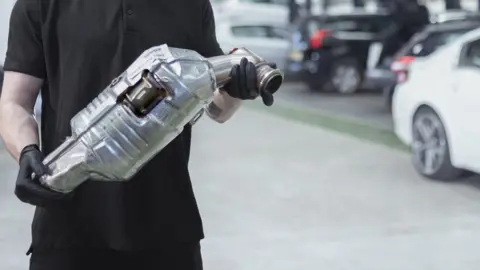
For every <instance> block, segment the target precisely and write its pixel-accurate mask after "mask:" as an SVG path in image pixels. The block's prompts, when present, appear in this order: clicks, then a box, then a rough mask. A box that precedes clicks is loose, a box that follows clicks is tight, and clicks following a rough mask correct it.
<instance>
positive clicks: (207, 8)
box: [200, 0, 224, 57]
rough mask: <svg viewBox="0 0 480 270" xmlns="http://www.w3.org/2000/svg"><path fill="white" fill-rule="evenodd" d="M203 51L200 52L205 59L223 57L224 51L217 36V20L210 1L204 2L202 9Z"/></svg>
mask: <svg viewBox="0 0 480 270" xmlns="http://www.w3.org/2000/svg"><path fill="white" fill-rule="evenodd" d="M202 18H203V25H202V29H203V31H202V34H203V35H202V39H203V40H202V48H203V49H202V51H201V52H200V53H201V54H202V55H203V56H205V57H211V56H217V55H222V54H224V53H223V50H222V48H220V45H219V44H218V41H217V35H216V34H215V18H214V15H213V10H212V4H211V3H210V0H204V1H203V8H202Z"/></svg>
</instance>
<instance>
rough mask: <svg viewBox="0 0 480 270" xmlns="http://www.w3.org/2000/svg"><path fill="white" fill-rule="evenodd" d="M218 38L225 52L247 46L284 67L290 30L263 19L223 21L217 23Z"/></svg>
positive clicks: (281, 67)
mask: <svg viewBox="0 0 480 270" xmlns="http://www.w3.org/2000/svg"><path fill="white" fill-rule="evenodd" d="M217 40H218V43H219V44H220V46H221V47H222V49H223V51H224V52H225V53H228V52H229V51H230V50H231V49H232V48H235V47H246V48H248V49H251V50H252V51H253V52H255V53H257V54H258V55H259V56H261V57H263V58H264V59H265V60H267V61H271V62H275V63H276V64H277V66H278V68H280V69H283V68H284V66H285V62H286V56H287V52H288V49H289V46H290V43H289V35H288V30H287V29H286V28H285V27H283V26H281V25H275V24H268V23H264V22H262V21H257V22H254V21H249V22H246V21H245V22H240V21H239V22H223V23H219V24H218V25H217Z"/></svg>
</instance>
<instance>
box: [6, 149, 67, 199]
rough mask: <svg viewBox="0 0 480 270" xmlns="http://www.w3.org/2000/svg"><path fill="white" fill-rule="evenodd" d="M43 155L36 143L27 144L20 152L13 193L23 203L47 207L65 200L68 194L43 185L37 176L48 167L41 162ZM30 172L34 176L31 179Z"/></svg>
mask: <svg viewBox="0 0 480 270" xmlns="http://www.w3.org/2000/svg"><path fill="white" fill-rule="evenodd" d="M44 158H45V156H44V155H43V153H42V152H40V149H39V148H38V146H37V145H34V144H32V145H28V146H26V147H25V148H23V150H22V152H21V153H20V169H19V172H18V176H17V182H16V184H15V195H16V196H17V197H18V198H19V199H20V201H22V202H24V203H29V204H32V205H35V206H40V207H48V206H52V205H55V204H58V203H59V202H61V201H64V200H66V199H67V198H68V197H69V195H66V194H63V193H60V192H56V191H53V190H50V189H48V188H46V187H44V186H43V185H42V184H41V183H40V181H39V178H40V177H41V176H42V175H46V174H48V173H49V172H48V167H47V166H45V165H44V164H43V159H44ZM32 173H34V174H35V178H33V179H32Z"/></svg>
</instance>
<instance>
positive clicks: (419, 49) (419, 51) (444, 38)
mask: <svg viewBox="0 0 480 270" xmlns="http://www.w3.org/2000/svg"><path fill="white" fill-rule="evenodd" d="M470 30H473V28H465V29H458V30H452V31H445V32H434V33H430V34H427V35H426V34H418V35H417V36H416V37H413V38H412V41H411V42H409V44H407V45H406V46H405V48H404V49H403V50H401V51H400V52H399V56H415V57H425V56H428V55H430V54H432V53H433V52H435V51H436V50H437V49H438V48H440V47H441V46H443V45H445V44H448V43H449V42H451V41H453V40H455V39H456V38H458V37H460V36H461V35H463V34H465V33H466V32H468V31H470Z"/></svg>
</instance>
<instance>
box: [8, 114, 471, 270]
mask: <svg viewBox="0 0 480 270" xmlns="http://www.w3.org/2000/svg"><path fill="white" fill-rule="evenodd" d="M197 125H198V126H196V127H195V129H194V141H193V143H194V145H193V149H192V151H193V152H192V155H193V156H192V161H191V171H192V176H193V181H194V186H195V190H196V193H197V197H198V201H199V204H200V207H201V211H202V214H203V217H204V222H205V230H206V234H207V238H206V240H205V241H204V243H203V254H204V260H205V269H206V270H225V269H229V270H265V269H276V270H284V269H285V270H287V269H288V270H297V269H329V270H362V269H366V270H377V269H378V270H385V269H388V270H396V269H399V270H405V269H408V270H417V269H418V270H420V269H422V270H425V269H435V270H457V269H458V270H470V269H471V270H476V269H478V264H480V257H479V256H478V252H477V251H478V250H477V249H478V248H480V215H478V213H479V212H480V190H479V189H477V188H476V187H475V186H474V185H471V184H469V183H457V184H440V183H435V182H430V181H426V180H424V179H420V178H419V177H418V176H417V174H416V173H415V172H414V171H413V169H412V167H411V166H410V163H409V158H408V156H407V155H406V154H404V153H402V152H397V151H395V150H391V149H387V148H384V147H382V146H378V145H374V144H369V143H366V142H363V141H358V140H356V139H353V138H350V137H345V136H343V135H340V134H336V133H331V132H328V131H324V130H321V129H318V128H314V127H310V126H306V125H300V124H295V123H292V122H287V121H284V120H283V119H280V118H275V117H272V116H269V115H265V114H261V113H258V112H253V111H249V110H248V109H244V110H243V111H241V112H240V113H239V114H238V115H237V116H236V117H235V118H234V119H233V120H231V122H229V123H227V124H224V125H218V124H215V123H213V122H211V121H209V120H207V119H204V120H203V121H201V122H200V123H198V124H197ZM242 140H243V142H242ZM0 170H1V171H2V175H3V181H0V269H2V270H3V269H5V270H20V269H27V268H26V265H27V263H28V259H27V257H26V256H25V255H24V254H25V250H26V247H27V246H28V239H29V226H30V221H31V210H32V209H31V208H30V207H28V206H25V205H22V204H20V203H19V202H17V200H16V199H15V198H14V197H13V195H12V190H13V181H14V178H15V174H16V167H15V165H14V163H13V162H12V161H11V160H10V159H9V158H8V157H7V155H6V154H5V153H1V154H0Z"/></svg>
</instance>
